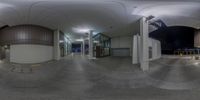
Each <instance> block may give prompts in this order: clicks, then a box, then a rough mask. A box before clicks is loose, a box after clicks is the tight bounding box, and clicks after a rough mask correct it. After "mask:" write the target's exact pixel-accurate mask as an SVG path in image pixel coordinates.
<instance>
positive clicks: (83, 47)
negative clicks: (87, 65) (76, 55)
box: [82, 39, 85, 56]
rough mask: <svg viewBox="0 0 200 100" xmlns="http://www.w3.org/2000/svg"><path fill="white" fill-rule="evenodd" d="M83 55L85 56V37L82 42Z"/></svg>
mask: <svg viewBox="0 0 200 100" xmlns="http://www.w3.org/2000/svg"><path fill="white" fill-rule="evenodd" d="M82 45H83V46H82V50H83V51H82V55H83V56H84V55H85V39H83V43H82Z"/></svg>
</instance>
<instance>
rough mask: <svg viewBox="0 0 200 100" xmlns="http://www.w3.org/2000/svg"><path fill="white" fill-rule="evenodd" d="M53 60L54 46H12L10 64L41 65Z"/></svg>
mask: <svg viewBox="0 0 200 100" xmlns="http://www.w3.org/2000/svg"><path fill="white" fill-rule="evenodd" d="M52 59H53V46H45V45H30V44H28V45H26V44H24V45H21V44H20V45H11V46H10V62H14V63H41V62H46V61H49V60H52Z"/></svg>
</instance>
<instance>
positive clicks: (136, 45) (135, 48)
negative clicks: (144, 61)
mask: <svg viewBox="0 0 200 100" xmlns="http://www.w3.org/2000/svg"><path fill="white" fill-rule="evenodd" d="M139 45H140V44H139V36H138V35H133V49H132V51H133V52H132V63H133V64H138V63H139V57H138V56H139V54H138V52H139V51H138V48H139Z"/></svg>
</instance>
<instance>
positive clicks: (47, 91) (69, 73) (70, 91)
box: [0, 55, 200, 100]
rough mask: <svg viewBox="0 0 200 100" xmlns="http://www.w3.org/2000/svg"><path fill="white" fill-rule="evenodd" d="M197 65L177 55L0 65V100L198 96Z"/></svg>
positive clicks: (194, 99) (183, 99) (180, 99)
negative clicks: (136, 61) (139, 60)
mask: <svg viewBox="0 0 200 100" xmlns="http://www.w3.org/2000/svg"><path fill="white" fill-rule="evenodd" d="M199 98H200V65H198V63H196V62H194V61H192V60H189V59H181V58H161V59H159V60H156V61H152V62H150V70H149V71H146V72H143V71H141V70H140V68H139V66H138V65H132V64H131V58H127V57H106V58H100V59H96V60H88V59H85V58H84V57H82V56H80V55H74V56H73V57H72V56H68V57H66V58H63V59H62V60H60V61H51V62H47V63H43V64H34V65H20V64H8V63H3V62H1V63H0V100H199Z"/></svg>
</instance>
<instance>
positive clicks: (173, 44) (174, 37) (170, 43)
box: [149, 26, 195, 50]
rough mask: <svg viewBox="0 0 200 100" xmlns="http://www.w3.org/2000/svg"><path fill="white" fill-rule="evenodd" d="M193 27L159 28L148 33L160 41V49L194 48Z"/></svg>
mask: <svg viewBox="0 0 200 100" xmlns="http://www.w3.org/2000/svg"><path fill="white" fill-rule="evenodd" d="M194 32H195V29H194V28H191V27H185V26H172V27H166V28H160V29H158V30H156V31H153V32H151V33H150V34H149V36H150V37H152V38H155V39H157V40H160V41H161V47H162V50H174V49H185V48H194Z"/></svg>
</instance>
